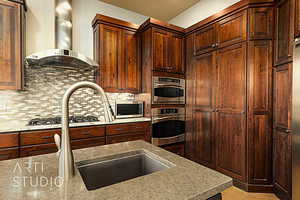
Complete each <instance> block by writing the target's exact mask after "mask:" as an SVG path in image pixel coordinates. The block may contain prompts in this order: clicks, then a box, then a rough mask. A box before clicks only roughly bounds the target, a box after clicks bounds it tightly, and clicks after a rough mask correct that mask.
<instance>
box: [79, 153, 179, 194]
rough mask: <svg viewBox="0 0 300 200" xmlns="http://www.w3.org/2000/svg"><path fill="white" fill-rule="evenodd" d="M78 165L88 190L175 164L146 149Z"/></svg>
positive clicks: (82, 162)
mask: <svg viewBox="0 0 300 200" xmlns="http://www.w3.org/2000/svg"><path fill="white" fill-rule="evenodd" d="M76 165H77V169H78V170H79V172H80V175H81V177H82V179H83V181H84V184H85V186H86V188H87V189H88V190H95V189H98V188H101V187H105V186H109V185H112V184H116V183H120V182H122V181H126V180H129V179H133V178H137V177H140V176H145V175H148V174H152V173H155V172H157V171H161V170H165V169H168V168H170V167H173V166H175V165H174V164H172V163H170V162H168V161H166V160H164V159H162V158H160V157H158V156H157V155H155V154H153V153H150V152H147V151H145V150H141V151H131V152H128V153H123V154H118V155H114V156H110V157H105V158H100V159H94V160H88V161H81V162H78V163H76Z"/></svg>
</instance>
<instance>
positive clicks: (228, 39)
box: [216, 11, 247, 47]
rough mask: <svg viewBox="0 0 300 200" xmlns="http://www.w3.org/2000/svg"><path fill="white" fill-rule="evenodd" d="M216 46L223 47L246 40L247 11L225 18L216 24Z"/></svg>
mask: <svg viewBox="0 0 300 200" xmlns="http://www.w3.org/2000/svg"><path fill="white" fill-rule="evenodd" d="M216 31H217V44H216V45H217V46H218V47H225V46H229V45H231V44H235V43H238V42H242V41H245V40H246V39H247V11H241V12H238V13H236V14H234V15H231V16H227V17H225V18H224V19H222V20H221V21H219V22H217V24H216Z"/></svg>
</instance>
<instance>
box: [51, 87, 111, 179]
mask: <svg viewBox="0 0 300 200" xmlns="http://www.w3.org/2000/svg"><path fill="white" fill-rule="evenodd" d="M80 88H91V89H94V90H96V91H97V93H98V94H100V95H101V97H102V102H103V105H104V117H105V121H106V122H111V121H113V120H114V119H115V117H114V114H113V111H112V108H111V106H110V104H109V101H108V98H107V96H106V94H105V92H104V91H103V89H102V88H101V87H100V86H99V85H97V84H95V83H92V82H88V81H82V82H79V83H75V84H74V85H72V86H71V87H70V88H69V89H68V90H67V91H66V93H65V94H64V96H63V100H62V128H61V131H62V136H61V137H62V141H60V136H59V135H58V134H55V135H54V140H55V143H56V146H57V148H58V152H57V155H58V158H59V177H60V178H62V180H63V181H67V180H69V179H71V178H72V177H73V176H74V174H75V169H74V168H75V167H74V166H75V164H74V158H73V152H72V149H71V144H70V134H69V100H70V97H71V95H72V94H73V93H74V92H75V91H76V90H78V89H80Z"/></svg>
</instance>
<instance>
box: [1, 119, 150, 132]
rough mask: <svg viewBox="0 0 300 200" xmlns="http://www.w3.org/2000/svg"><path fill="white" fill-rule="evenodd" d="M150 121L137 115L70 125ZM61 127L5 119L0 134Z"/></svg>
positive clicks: (71, 125)
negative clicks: (29, 124) (108, 120)
mask: <svg viewBox="0 0 300 200" xmlns="http://www.w3.org/2000/svg"><path fill="white" fill-rule="evenodd" d="M146 121H151V118H146V117H139V118H128V119H116V120H114V121H112V122H101V121H100V122H86V123H72V124H70V127H83V126H101V125H109V124H123V123H134V122H146ZM57 128H61V125H60V124H57V125H40V126H27V123H25V122H20V121H6V122H3V121H1V122H0V134H1V133H8V132H20V131H34V130H47V129H57Z"/></svg>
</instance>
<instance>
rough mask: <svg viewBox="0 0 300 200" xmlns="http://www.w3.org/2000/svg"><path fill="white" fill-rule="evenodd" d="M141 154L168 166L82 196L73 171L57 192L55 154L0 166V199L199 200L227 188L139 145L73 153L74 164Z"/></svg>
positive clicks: (218, 177) (194, 167) (222, 180)
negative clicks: (151, 155) (159, 159)
mask: <svg viewBox="0 0 300 200" xmlns="http://www.w3.org/2000/svg"><path fill="white" fill-rule="evenodd" d="M140 150H144V151H146V152H150V153H152V154H155V155H156V156H158V157H160V158H161V159H163V161H162V162H168V163H170V164H172V167H171V168H169V169H165V170H162V171H158V172H156V173H152V174H149V175H146V176H141V177H138V178H134V179H131V180H128V181H124V182H121V183H118V184H114V185H111V186H107V187H104V188H100V189H96V190H92V191H88V190H87V189H86V187H85V185H84V182H83V181H82V178H81V176H80V174H79V172H78V170H77V169H76V172H75V176H74V178H72V180H71V181H69V182H68V184H66V185H65V186H63V187H58V185H59V184H55V182H56V181H55V180H56V177H57V175H58V170H57V169H58V160H57V158H56V154H47V155H41V156H35V157H27V158H20V159H15V160H9V161H1V162H0V171H1V176H0V199H9V200H21V199H22V200H37V199H38V200H50V199H51V200H52V199H55V200H83V199H84V200H107V199H109V200H125V199H126V200H153V199H155V200H162V199H163V200H167V199H170V200H202V199H203V200H205V199H207V198H209V197H211V196H214V195H216V194H218V193H220V192H222V191H224V190H225V189H226V188H229V187H231V186H232V179H231V178H229V177H227V176H225V175H223V174H221V173H219V172H216V171H214V170H211V169H208V168H206V167H204V166H202V165H199V164H197V163H194V162H192V161H190V160H187V159H185V158H183V157H180V156H178V155H176V154H173V153H170V152H168V151H165V150H163V149H161V148H159V147H156V146H153V145H151V144H149V143H146V142H143V141H133V142H124V143H118V144H111V145H104V146H99V147H93V148H86V149H79V150H74V151H73V152H74V159H75V162H79V161H83V160H90V159H95V158H101V157H106V156H111V157H112V158H113V157H114V156H116V154H120V153H126V152H127V153H128V152H132V151H140Z"/></svg>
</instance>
